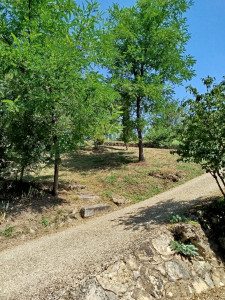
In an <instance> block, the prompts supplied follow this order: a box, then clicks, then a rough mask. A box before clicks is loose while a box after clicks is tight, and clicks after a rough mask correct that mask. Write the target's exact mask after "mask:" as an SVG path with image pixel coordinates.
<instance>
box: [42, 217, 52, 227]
mask: <svg viewBox="0 0 225 300" xmlns="http://www.w3.org/2000/svg"><path fill="white" fill-rule="evenodd" d="M41 224H42V225H43V226H45V227H48V226H49V224H50V222H49V219H48V218H47V217H43V218H42V220H41Z"/></svg>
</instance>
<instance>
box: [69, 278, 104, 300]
mask: <svg viewBox="0 0 225 300" xmlns="http://www.w3.org/2000/svg"><path fill="white" fill-rule="evenodd" d="M75 294H76V296H75V298H73V299H75V300H108V299H109V298H108V297H107V295H106V294H105V292H104V290H103V289H102V287H101V286H100V285H99V284H98V283H97V282H96V280H93V279H90V280H88V281H86V282H85V284H84V285H82V286H81V287H80V288H79V290H78V291H77V292H76V293H75Z"/></svg>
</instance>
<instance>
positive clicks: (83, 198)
mask: <svg viewBox="0 0 225 300" xmlns="http://www.w3.org/2000/svg"><path fill="white" fill-rule="evenodd" d="M79 200H81V201H87V202H88V201H90V202H91V201H95V200H100V197H99V196H91V195H81V196H79Z"/></svg>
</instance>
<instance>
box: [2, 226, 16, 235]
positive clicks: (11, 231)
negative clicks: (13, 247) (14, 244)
mask: <svg viewBox="0 0 225 300" xmlns="http://www.w3.org/2000/svg"><path fill="white" fill-rule="evenodd" d="M13 230H14V227H13V226H9V227H6V228H5V230H4V231H3V232H2V234H3V235H4V236H5V237H11V236H12V233H13Z"/></svg>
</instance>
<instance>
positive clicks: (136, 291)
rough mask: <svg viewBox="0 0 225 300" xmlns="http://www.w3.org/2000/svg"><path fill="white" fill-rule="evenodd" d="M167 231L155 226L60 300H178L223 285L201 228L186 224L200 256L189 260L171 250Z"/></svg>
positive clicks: (224, 272)
mask: <svg viewBox="0 0 225 300" xmlns="http://www.w3.org/2000/svg"><path fill="white" fill-rule="evenodd" d="M185 226H186V225H185ZM168 229H169V227H166V226H159V225H158V226H155V227H154V228H153V229H151V231H150V234H149V236H148V237H146V240H145V241H143V242H142V243H141V244H140V245H139V247H138V248H137V249H135V250H133V251H131V252H130V254H129V255H126V256H125V257H123V258H122V259H119V260H118V261H115V263H113V264H111V265H109V266H108V267H106V268H105V270H103V271H101V272H99V273H96V274H91V276H88V277H87V278H86V280H84V281H83V283H82V284H80V285H79V286H76V287H74V288H73V289H71V288H70V289H69V290H67V291H65V292H64V293H61V296H60V300H63V299H75V300H118V299H123V300H153V299H173V300H176V299H177V300H178V299H179V300H180V299H188V298H190V297H192V296H193V295H194V294H198V293H201V292H203V291H206V290H208V289H211V288H215V287H216V288H218V287H221V286H224V285H225V269H224V265H223V263H222V261H221V259H220V258H217V257H216V256H215V253H214V251H213V250H212V248H211V246H210V245H209V242H208V241H207V238H206V236H205V235H204V232H203V231H202V229H201V227H200V226H193V225H187V234H188V235H189V236H191V238H192V240H195V245H196V247H197V248H198V249H199V252H200V253H201V255H200V256H196V257H192V258H186V257H184V256H181V255H180V254H176V253H175V252H174V251H173V250H172V249H171V247H170V242H171V240H173V239H174V237H173V235H172V233H171V231H170V230H168ZM190 233H191V234H190ZM193 233H194V234H193ZM216 247H217V246H215V249H216ZM61 292H62V291H61ZM55 299H56V298H55ZM57 299H58V298H57Z"/></svg>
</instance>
